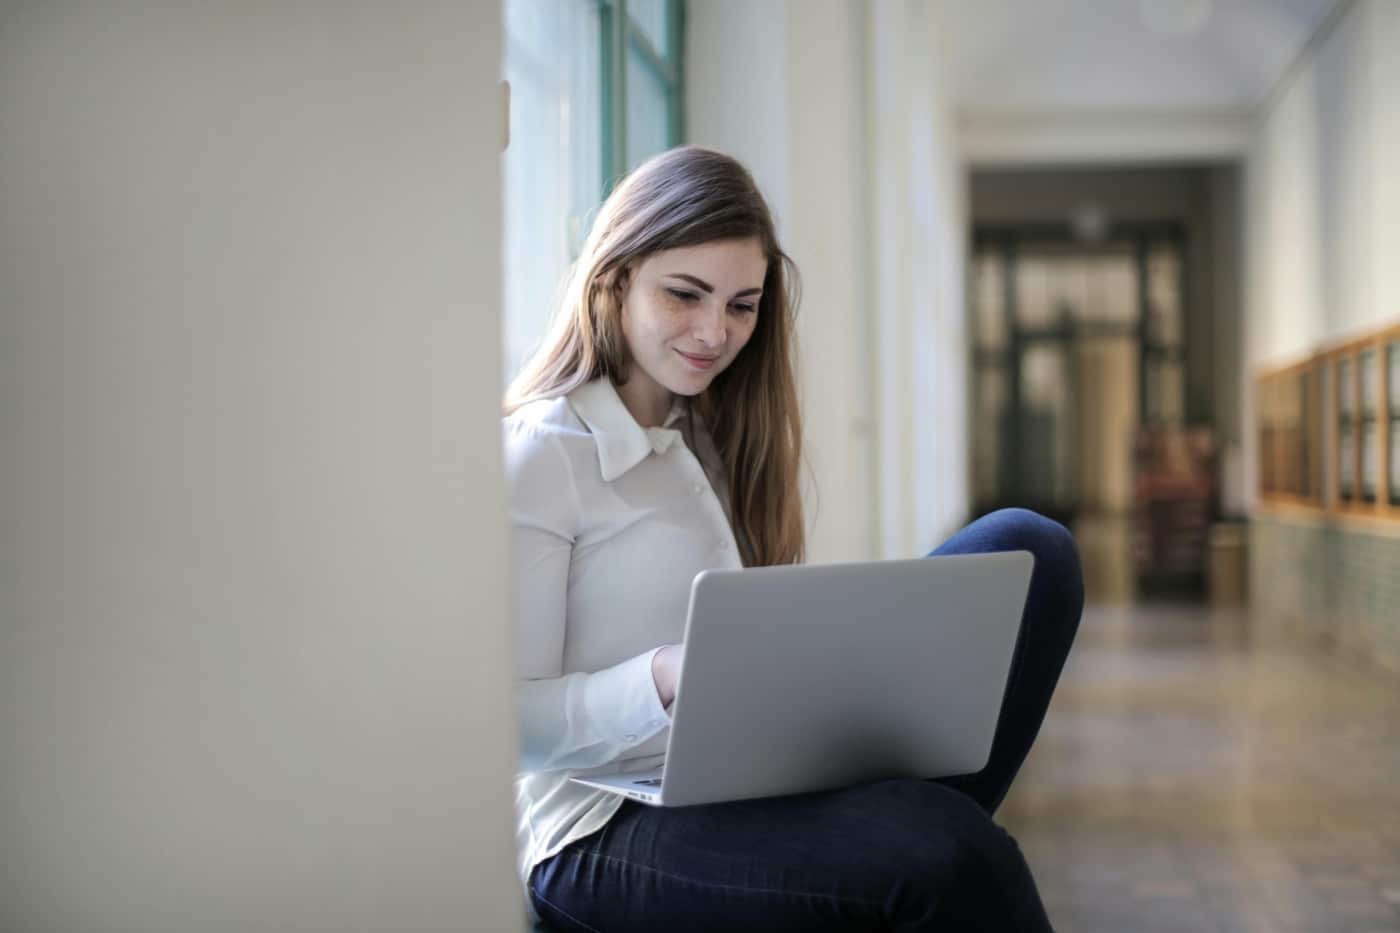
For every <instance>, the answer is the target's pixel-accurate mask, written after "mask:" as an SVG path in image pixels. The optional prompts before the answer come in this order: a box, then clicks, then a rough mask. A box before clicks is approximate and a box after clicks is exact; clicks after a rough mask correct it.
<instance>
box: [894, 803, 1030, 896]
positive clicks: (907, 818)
mask: <svg viewBox="0 0 1400 933" xmlns="http://www.w3.org/2000/svg"><path fill="white" fill-rule="evenodd" d="M870 791H871V793H872V794H874V795H877V796H879V797H882V798H883V799H882V800H881V804H883V806H882V809H883V810H884V812H885V814H886V816H887V818H889V817H894V818H895V822H896V823H897V825H899V826H901V827H903V832H902V834H903V835H904V837H905V838H904V839H903V840H902V841H901V843H900V845H899V846H897V847H896V848H897V849H898V850H899V851H900V864H901V865H902V866H903V870H904V871H905V872H907V873H908V874H909V875H910V876H911V880H913V879H917V880H919V881H920V882H922V883H924V884H929V885H932V886H933V888H934V889H935V890H938V891H942V892H946V890H947V889H948V886H950V885H954V886H956V885H961V884H968V883H980V882H981V881H984V880H986V879H987V878H989V877H991V876H996V877H1005V876H1006V875H1007V873H1008V870H1010V871H1012V872H1014V871H1015V870H1016V869H1017V868H1018V866H1021V865H1022V864H1023V861H1022V856H1021V851H1020V848H1019V847H1018V846H1017V845H1016V841H1015V840H1014V839H1012V838H1011V836H1010V834H1008V833H1007V832H1006V831H1005V830H1004V829H1002V828H1001V827H1000V826H998V825H997V824H996V823H995V822H993V821H992V818H991V817H990V816H989V815H988V814H987V811H986V810H984V809H983V808H982V806H981V805H980V804H978V803H977V802H976V801H975V800H973V799H972V798H971V797H969V796H967V795H966V794H963V793H961V792H960V791H957V790H954V789H952V788H950V787H946V786H944V785H942V784H937V783H935V782H933V781H923V780H912V779H910V780H893V781H884V782H881V783H879V784H874V785H870Z"/></svg>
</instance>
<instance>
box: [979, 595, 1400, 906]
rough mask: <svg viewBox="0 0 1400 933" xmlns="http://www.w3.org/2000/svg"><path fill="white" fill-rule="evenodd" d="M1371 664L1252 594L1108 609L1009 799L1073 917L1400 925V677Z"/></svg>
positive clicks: (1042, 875) (1089, 620)
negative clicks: (1261, 614)
mask: <svg viewBox="0 0 1400 933" xmlns="http://www.w3.org/2000/svg"><path fill="white" fill-rule="evenodd" d="M1271 621H1272V620H1271ZM1254 624H1255V625H1256V626H1257V625H1258V624H1259V623H1258V620H1256V621H1255V623H1254ZM1269 628H1270V631H1273V630H1274V629H1275V628H1276V626H1270V627H1269ZM1256 631H1257V630H1256ZM1361 664H1364V662H1357V661H1353V660H1350V659H1347V658H1343V657H1339V656H1337V655H1336V654H1335V653H1333V652H1330V651H1329V650H1328V648H1327V647H1326V646H1325V645H1318V644H1313V643H1309V642H1308V641H1306V640H1303V639H1301V638H1299V637H1296V636H1291V635H1288V636H1280V635H1271V636H1268V637H1262V636H1259V635H1257V634H1251V624H1250V620H1249V618H1248V616H1247V614H1246V613H1244V612H1243V611H1239V610H1235V611H1224V612H1222V611H1219V610H1216V611H1211V610H1207V609H1205V608H1123V609H1119V608H1091V609H1090V610H1089V611H1088V612H1087V613H1086V614H1085V617H1084V622H1083V625H1082V628H1081V629H1080V635H1079V639H1078V641H1077V642H1076V645H1075V648H1074V651H1073V653H1072V654H1071V656H1070V660H1069V663H1068V666H1067V667H1066V671H1065V675H1064V677H1063V679H1062V680H1061V685H1060V689H1059V692H1058V694H1057V696H1056V699H1055V701H1054V704H1053V705H1052V706H1051V709H1050V713H1049V716H1048V717H1047V720H1046V723H1045V726H1044V728H1043V730H1042V732H1041V737H1040V740H1039V741H1038V743H1037V745H1036V747H1035V749H1034V750H1033V751H1032V753H1031V756H1030V758H1029V759H1028V760H1027V762H1026V765H1025V767H1024V768H1023V770H1022V773H1021V776H1020V778H1018V782H1017V785H1016V786H1015V787H1014V788H1013V790H1012V793H1011V795H1010V796H1009V797H1008V799H1007V801H1006V804H1005V806H1004V807H1003V808H1002V810H1001V811H1000V813H999V819H1000V820H1001V821H1002V822H1003V823H1004V824H1005V825H1006V826H1007V827H1008V829H1010V830H1011V831H1012V832H1013V833H1014V834H1015V835H1016V836H1017V838H1018V840H1019V841H1020V842H1021V845H1022V848H1023V850H1024V851H1025V853H1026V857H1027V859H1028V860H1029V861H1030V863H1031V867H1032V868H1033V869H1034V871H1035V874H1036V877H1037V878H1038V880H1039V882H1040V886H1041V891H1042V894H1043V896H1044V898H1045V901H1046V906H1047V908H1048V909H1049V912H1050V916H1051V919H1052V920H1053V921H1054V923H1055V925H1056V929H1057V930H1060V931H1061V933H1088V931H1095V933H1098V931H1136V933H1151V931H1162V933H1168V931H1170V933H1185V931H1211V933H1235V931H1251V933H1253V931H1257V933H1295V931H1296V933H1302V931H1307V933H1323V931H1333V930H1337V931H1358V933H1359V931H1372V930H1375V931H1379V930H1400V783H1397V781H1396V779H1395V778H1396V775H1397V774H1400V684H1397V682H1396V681H1395V680H1394V679H1391V677H1390V676H1389V675H1379V676H1378V675H1377V673H1376V672H1375V671H1374V670H1366V669H1364V668H1362V667H1361V666H1359V665H1361Z"/></svg>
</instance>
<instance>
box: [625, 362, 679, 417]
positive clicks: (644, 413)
mask: <svg viewBox="0 0 1400 933" xmlns="http://www.w3.org/2000/svg"><path fill="white" fill-rule="evenodd" d="M617 395H618V397H619V398H621V399H622V404H623V406H625V407H626V409H627V410H628V411H629V412H631V413H632V417H633V418H635V419H637V424H639V425H641V426H642V427H644V428H659V427H660V426H661V425H662V424H664V423H665V422H666V415H668V414H669V413H670V411H671V401H672V398H673V396H672V394H671V390H670V389H667V388H666V387H665V386H662V385H660V384H659V383H657V382H656V381H654V380H653V379H652V378H651V377H650V376H648V375H647V374H646V373H643V372H640V371H639V370H638V369H637V368H635V367H634V368H633V371H632V376H631V378H629V379H628V380H627V382H626V384H624V385H620V386H618V387H617Z"/></svg>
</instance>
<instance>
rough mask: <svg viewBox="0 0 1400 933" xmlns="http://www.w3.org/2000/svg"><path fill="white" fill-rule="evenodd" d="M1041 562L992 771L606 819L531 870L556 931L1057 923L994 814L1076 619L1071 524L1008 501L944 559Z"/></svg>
mask: <svg viewBox="0 0 1400 933" xmlns="http://www.w3.org/2000/svg"><path fill="white" fill-rule="evenodd" d="M1010 550H1028V551H1031V552H1032V553H1033V554H1034V555H1035V570H1034V572H1033V573H1032V576H1031V587H1030V596H1029V598H1028V600H1027V604H1026V610H1025V614H1024V616H1023V617H1022V620H1021V630H1020V634H1019V636H1018V637H1017V640H1016V648H1015V653H1014V655H1013V657H1012V661H1011V672H1010V676H1009V678H1008V680H1007V686H1006V694H1005V697H1004V699H1003V701H1002V709H1001V715H1000V718H999V719H998V721H997V729H996V736H995V738H994V739H993V742H992V751H991V757H990V759H989V760H988V763H987V766H986V767H985V768H984V769H983V770H982V771H980V772H978V773H977V774H975V775H966V776H962V777H956V778H940V779H936V780H916V779H909V780H892V781H881V782H878V783H873V784H862V785H857V786H854V787H846V788H842V789H840V790H834V791H820V792H815V793H808V794H795V795H791V796H786V797H768V798H762V799H758V800H742V801H734V802H730V803H715V804H703V805H700V806H693V807H680V808H675V809H660V808H655V807H648V806H644V805H642V804H637V803H634V802H631V801H628V802H625V803H623V805H622V809H621V810H620V811H618V813H617V814H616V815H615V816H614V817H613V819H612V820H611V821H610V822H609V823H608V825H607V826H605V827H603V829H601V830H599V831H598V832H596V833H593V834H592V835H590V836H588V837H586V838H583V839H579V840H576V841H575V842H573V843H571V844H570V845H569V846H568V847H567V848H565V849H564V850H563V851H561V852H559V853H558V854H557V855H555V856H554V857H552V858H550V859H548V860H546V861H545V862H542V863H540V864H539V865H537V866H536V867H535V869H534V871H532V872H531V875H530V892H531V900H532V901H533V903H534V906H535V910H536V911H538V913H539V915H540V917H541V918H542V919H543V920H544V922H545V924H546V925H547V926H549V927H550V928H553V929H558V930H592V931H600V933H618V931H637V933H657V931H662V930H665V931H668V933H682V931H691V930H693V931H698V933H710V931H717V930H723V931H726V933H741V931H754V933H760V931H761V933H780V931H789V930H791V931H799V930H800V931H819V930H832V931H835V930H843V931H844V930H899V931H909V933H913V931H923V930H929V931H932V930H938V931H962V930H987V931H996V933H1009V931H1021V930H1027V931H1037V930H1049V929H1050V922H1049V920H1048V919H1047V918H1046V916H1045V909H1044V907H1043V906H1042V905H1041V902H1040V895H1039V893H1038V892H1037V890H1036V887H1035V881H1034V879H1033V878H1032V877H1031V873H1030V869H1029V868H1028V867H1027V866H1026V862H1025V859H1024V858H1023V857H1022V855H1021V851H1020V849H1019V848H1018V847H1017V845H1016V842H1015V840H1014V839H1012V838H1011V836H1010V835H1008V834H1007V833H1006V831H1005V830H1003V829H1002V828H1001V827H999V826H997V825H996V823H994V822H993V821H992V814H993V813H995V812H996V809H997V807H998V806H999V805H1000V803H1001V801H1002V799H1003V798H1004V797H1005V796H1006V792H1007V790H1008V789H1009V788H1010V786H1011V781H1012V779H1013V778H1014V777H1015V776H1016V772H1017V770H1018V769H1019V768H1020V767H1021V763H1022V762H1023V761H1024V760H1025V757H1026V754H1027V753H1028V752H1029V751H1030V747H1031V743H1032V742H1034V740H1035V736H1036V733H1037V732H1038V731H1039V730H1040V724H1041V722H1042V720H1043V719H1044V718H1045V709H1046V707H1047V705H1048V704H1049V702H1050V696H1051V694H1052V693H1053V692H1054V690H1055V683H1056V681H1058V680H1059V676H1060V669H1061V668H1062V667H1063V666H1064V662H1065V657H1066V656H1067V655H1068V654H1069V648H1070V644H1071V643H1072V642H1073V641H1074V634H1075V631H1076V630H1077V629H1078V627H1079V616H1080V613H1081V611H1082V610H1083V605H1084V586H1083V580H1082V577H1081V574H1080V568H1079V555H1078V551H1077V549H1076V547H1075V544H1074V539H1073V538H1071V537H1070V534H1069V532H1068V531H1066V530H1065V529H1064V528H1063V527H1062V526H1060V525H1058V524H1056V523H1054V522H1052V521H1050V520H1048V519H1046V518H1042V517H1041V516H1039V515H1036V514H1035V513H1033V512H1027V511H1025V510H1023V509H1007V510H1004V511H1000V512H995V513H993V514H991V515H987V516H985V517H983V518H981V519H979V520H978V521H976V522H973V523H972V524H971V525H969V526H967V527H966V528H964V529H963V530H962V531H960V532H958V533H957V534H956V535H954V536H953V537H952V538H951V539H950V540H949V541H948V542H947V543H945V544H944V545H943V546H942V547H940V548H938V550H936V551H934V552H933V553H934V554H972V553H986V552H989V551H1010Z"/></svg>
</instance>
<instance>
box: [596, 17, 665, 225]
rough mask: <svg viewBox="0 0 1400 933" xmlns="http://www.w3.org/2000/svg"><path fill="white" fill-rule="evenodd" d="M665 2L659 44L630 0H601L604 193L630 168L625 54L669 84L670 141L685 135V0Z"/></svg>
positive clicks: (608, 191) (662, 81)
mask: <svg viewBox="0 0 1400 933" xmlns="http://www.w3.org/2000/svg"><path fill="white" fill-rule="evenodd" d="M660 2H661V3H662V4H664V5H665V7H666V44H667V45H668V46H669V47H670V48H669V49H668V50H661V49H658V48H656V46H654V45H653V44H652V42H651V39H650V38H648V36H647V34H646V32H645V31H644V30H643V29H642V27H641V26H640V25H638V23H637V21H636V19H635V18H633V16H632V15H631V14H630V13H629V12H628V9H627V5H628V0H598V13H599V16H600V17H601V20H600V30H601V36H602V50H601V54H600V56H599V57H600V59H601V62H600V64H601V70H602V75H601V80H602V94H601V95H600V100H601V102H602V105H601V110H602V118H603V126H602V132H601V133H600V134H599V136H600V139H601V140H602V146H603V152H602V158H601V162H602V170H603V178H602V195H603V198H604V199H606V198H607V196H608V195H609V194H611V193H612V189H613V188H614V187H615V186H616V185H617V183H618V182H619V181H621V180H622V178H623V176H624V175H626V174H627V172H628V170H629V168H630V166H628V164H627V56H628V55H629V54H633V53H635V54H637V55H638V56H639V57H640V58H641V61H642V64H643V65H644V66H645V67H646V68H647V69H648V70H649V71H651V73H652V74H653V76H655V77H656V78H657V79H658V80H660V81H661V83H662V84H663V85H664V86H665V89H666V104H667V121H666V122H667V126H666V146H667V148H670V147H672V146H679V145H680V144H681V141H682V140H683V139H684V138H685V13H686V9H685V0H660Z"/></svg>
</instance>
